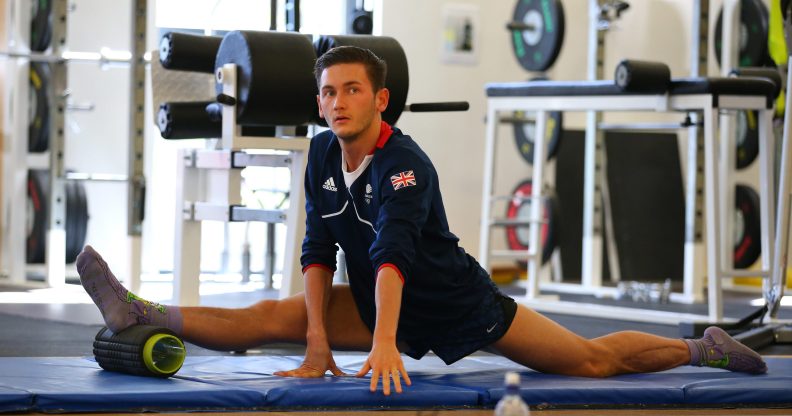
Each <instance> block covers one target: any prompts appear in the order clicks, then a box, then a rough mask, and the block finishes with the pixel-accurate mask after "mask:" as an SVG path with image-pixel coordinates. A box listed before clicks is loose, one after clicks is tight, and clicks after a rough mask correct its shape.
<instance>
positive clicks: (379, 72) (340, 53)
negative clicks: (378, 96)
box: [314, 46, 388, 92]
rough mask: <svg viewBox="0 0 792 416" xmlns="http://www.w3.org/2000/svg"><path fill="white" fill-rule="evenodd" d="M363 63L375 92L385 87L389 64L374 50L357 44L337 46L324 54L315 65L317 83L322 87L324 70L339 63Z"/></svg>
mask: <svg viewBox="0 0 792 416" xmlns="http://www.w3.org/2000/svg"><path fill="white" fill-rule="evenodd" d="M353 63H358V64H363V66H364V67H365V68H366V74H367V75H368V77H369V81H371V86H372V87H373V88H374V92H377V91H379V90H381V89H382V88H384V87H385V77H386V76H387V73H388V65H387V64H386V63H385V61H384V60H382V59H380V58H379V57H378V56H377V55H375V54H374V52H372V51H370V50H368V49H363V48H359V47H357V46H336V47H335V48H332V49H330V50H329V51H327V52H325V53H324V54H322V56H320V57H319V59H317V60H316V64H315V65H314V76H315V77H316V85H317V86H320V87H321V85H320V84H321V80H322V71H324V70H325V69H327V68H329V67H331V66H333V65H338V64H353Z"/></svg>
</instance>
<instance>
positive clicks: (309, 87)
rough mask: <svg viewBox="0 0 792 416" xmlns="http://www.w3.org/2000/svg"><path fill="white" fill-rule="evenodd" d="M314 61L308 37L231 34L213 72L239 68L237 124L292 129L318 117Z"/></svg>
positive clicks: (287, 34) (284, 33)
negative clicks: (226, 67)
mask: <svg viewBox="0 0 792 416" xmlns="http://www.w3.org/2000/svg"><path fill="white" fill-rule="evenodd" d="M315 60H316V53H315V52H314V48H313V45H312V44H311V38H310V37H309V36H308V35H304V34H299V33H289V32H252V31H234V32H230V33H228V34H227V35H226V36H225V37H224V38H223V42H222V43H221V44H220V49H218V51H217V58H216V59H215V69H217V68H221V67H222V66H223V65H225V64H236V65H237V97H236V100H237V103H236V107H237V123H238V124H241V125H272V126H278V125H280V126H295V125H301V124H306V123H308V122H310V121H311V120H313V119H314V118H315V115H316V114H317V113H318V110H317V106H316V94H317V88H316V80H315V78H314V76H313V65H314V61H315ZM217 93H218V94H220V93H222V84H220V83H218V84H217Z"/></svg>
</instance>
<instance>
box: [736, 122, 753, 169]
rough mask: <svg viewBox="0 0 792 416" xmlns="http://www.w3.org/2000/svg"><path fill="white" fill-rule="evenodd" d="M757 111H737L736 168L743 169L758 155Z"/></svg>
mask: <svg viewBox="0 0 792 416" xmlns="http://www.w3.org/2000/svg"><path fill="white" fill-rule="evenodd" d="M758 123H759V113H758V112H757V111H753V110H744V111H740V112H738V113H737V122H736V123H735V127H736V130H737V132H736V133H737V154H736V157H737V164H736V166H737V169H745V168H746V167H748V166H749V165H750V164H751V163H753V161H754V160H755V159H756V156H757V155H759V125H758Z"/></svg>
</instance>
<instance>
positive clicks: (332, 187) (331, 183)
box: [322, 176, 338, 192]
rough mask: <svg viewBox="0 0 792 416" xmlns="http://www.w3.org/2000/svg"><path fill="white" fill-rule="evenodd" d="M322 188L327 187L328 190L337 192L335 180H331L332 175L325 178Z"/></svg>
mask: <svg viewBox="0 0 792 416" xmlns="http://www.w3.org/2000/svg"><path fill="white" fill-rule="evenodd" d="M322 188H324V189H327V190H328V191H333V192H338V188H336V186H335V181H333V177H332V176H331V177H329V178H327V180H326V181H325V183H324V185H322Z"/></svg>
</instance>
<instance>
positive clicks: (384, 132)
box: [369, 121, 393, 155]
mask: <svg viewBox="0 0 792 416" xmlns="http://www.w3.org/2000/svg"><path fill="white" fill-rule="evenodd" d="M380 123H381V124H380V134H379V138H378V139H377V145H376V146H375V147H374V148H373V149H371V152H370V153H369V154H370V155H373V154H374V151H375V150H377V149H382V148H383V147H384V146H385V143H387V142H388V139H390V137H391V135H392V134H393V127H391V126H390V125H388V123H386V122H384V121H381V122H380Z"/></svg>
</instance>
